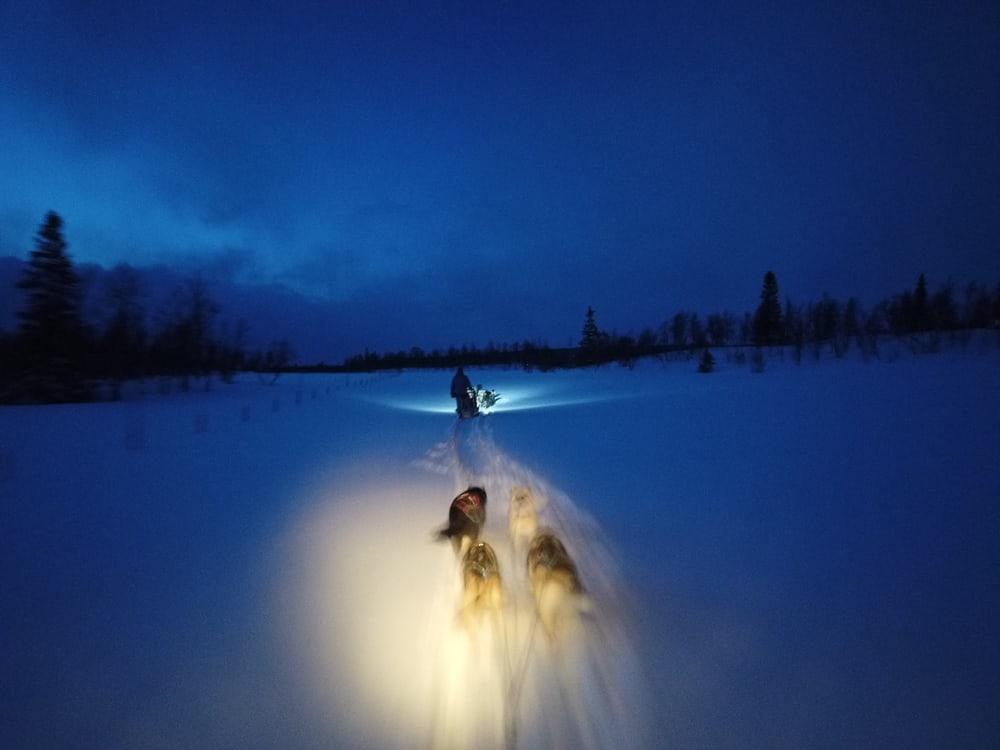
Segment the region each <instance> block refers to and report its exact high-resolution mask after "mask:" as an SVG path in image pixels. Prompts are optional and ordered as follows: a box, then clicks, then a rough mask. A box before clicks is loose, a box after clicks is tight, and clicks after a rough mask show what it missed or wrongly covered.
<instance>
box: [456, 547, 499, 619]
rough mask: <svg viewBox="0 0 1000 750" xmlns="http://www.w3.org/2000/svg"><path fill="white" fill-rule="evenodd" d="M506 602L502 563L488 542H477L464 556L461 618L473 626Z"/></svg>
mask: <svg viewBox="0 0 1000 750" xmlns="http://www.w3.org/2000/svg"><path fill="white" fill-rule="evenodd" d="M502 602H503V596H502V592H501V582H500V566H499V564H498V563H497V556H496V553H495V552H494V551H493V548H492V547H491V546H490V545H489V544H487V543H486V542H476V543H475V544H473V545H472V546H471V547H469V549H468V551H467V552H466V553H465V556H464V557H463V558H462V606H461V607H460V608H459V611H458V617H459V621H461V622H462V623H463V624H466V625H471V624H472V623H473V622H474V621H475V620H476V619H477V618H478V617H479V616H480V615H481V614H483V613H484V612H487V611H490V610H498V609H499V608H500V605H501V604H502Z"/></svg>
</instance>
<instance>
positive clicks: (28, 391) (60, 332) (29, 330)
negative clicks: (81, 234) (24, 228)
mask: <svg viewBox="0 0 1000 750" xmlns="http://www.w3.org/2000/svg"><path fill="white" fill-rule="evenodd" d="M62 227H63V222H62V219H61V218H60V217H59V214H57V213H55V212H53V211H50V212H49V213H48V214H46V216H45V220H44V221H43V222H42V225H41V227H40V228H39V230H38V234H37V235H36V236H35V249H34V250H33V251H32V253H31V258H30V259H29V260H28V265H27V266H26V267H25V269H24V275H23V276H22V277H21V279H20V281H19V282H18V287H19V288H20V289H23V290H24V291H25V292H26V297H27V300H26V302H25V306H24V308H23V309H22V310H21V311H20V312H19V313H18V317H19V319H20V328H19V331H18V345H19V346H18V348H19V350H20V353H21V368H20V378H19V382H18V383H17V384H16V387H15V390H16V394H15V398H17V400H24V401H32V402H41V403H54V402H67V401H85V400H88V399H89V398H90V397H91V393H90V388H89V386H88V384H87V382H86V379H85V378H84V374H83V367H82V359H83V354H84V351H85V344H84V338H85V334H84V327H83V322H82V319H81V315H80V282H79V279H78V278H77V275H76V272H75V271H74V269H73V264H72V262H71V261H70V259H69V255H68V254H67V252H66V248H67V244H66V240H65V239H63V235H62Z"/></svg>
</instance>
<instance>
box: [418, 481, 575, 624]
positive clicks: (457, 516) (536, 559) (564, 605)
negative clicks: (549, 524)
mask: <svg viewBox="0 0 1000 750" xmlns="http://www.w3.org/2000/svg"><path fill="white" fill-rule="evenodd" d="M485 523H486V491H485V490H483V489H482V488H481V487H469V488H468V489H467V490H465V491H464V492H461V493H459V494H458V496H457V497H455V499H454V500H452V502H451V506H450V507H449V509H448V524H447V525H446V526H445V527H444V528H443V529H441V530H440V531H439V532H438V533H437V537H438V539H441V540H445V539H449V540H451V544H452V548H453V549H454V550H455V555H456V557H457V558H458V559H459V560H460V561H461V574H462V602H461V606H460V607H459V620H460V621H461V622H463V623H464V624H466V625H472V624H474V622H475V621H476V620H477V619H478V618H479V616H480V615H482V614H483V613H485V612H489V611H493V612H497V611H499V609H500V607H501V606H502V604H503V591H502V581H501V577H500V567H499V564H498V563H497V556H496V553H495V552H494V551H493V548H492V547H491V546H490V545H489V543H488V542H485V541H480V540H479V535H480V531H481V530H482V528H483V525H484V524H485ZM508 531H509V533H510V539H511V543H512V546H513V549H514V551H515V552H516V553H522V554H523V552H524V549H525V548H526V547H527V555H526V566H527V574H528V584H529V587H530V589H531V593H532V595H533V597H534V601H535V608H536V611H537V614H538V621H539V623H540V624H541V625H542V628H543V630H544V631H545V633H546V635H547V636H548V638H549V640H550V641H553V640H555V639H557V638H558V636H559V634H560V632H561V631H562V630H563V628H564V625H565V623H566V622H567V620H568V619H569V618H571V617H574V616H575V615H576V614H577V613H579V612H580V611H583V610H585V609H587V608H588V603H587V601H586V599H585V596H584V590H583V586H582V585H581V584H580V578H579V575H578V573H577V568H576V565H575V563H574V562H573V559H572V558H571V557H570V555H569V553H568V552H567V551H566V547H565V546H564V545H563V543H562V542H561V541H560V540H559V538H558V537H557V536H556V535H555V533H554V532H553V531H552V530H551V529H545V528H542V529H539V528H538V506H537V503H536V502H535V497H534V495H533V493H532V492H531V490H530V489H528V488H527V487H521V486H517V487H514V488H513V490H512V491H511V495H510V507H509V511H508Z"/></svg>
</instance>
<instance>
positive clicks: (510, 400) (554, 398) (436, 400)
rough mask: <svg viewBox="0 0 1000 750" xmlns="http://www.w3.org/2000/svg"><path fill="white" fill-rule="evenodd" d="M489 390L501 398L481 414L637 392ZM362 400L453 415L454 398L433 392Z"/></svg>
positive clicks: (494, 386)
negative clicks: (574, 392) (495, 392)
mask: <svg viewBox="0 0 1000 750" xmlns="http://www.w3.org/2000/svg"><path fill="white" fill-rule="evenodd" d="M490 388H491V390H495V391H497V392H498V393H499V394H500V401H498V402H497V403H496V404H495V405H494V406H492V407H490V408H489V409H483V414H500V413H504V412H515V411H528V410H538V409H552V408H557V407H565V406H581V405H586V404H596V403H601V402H608V401H620V400H625V399H633V398H636V397H637V394H631V393H620V392H619V393H613V394H612V393H608V394H599V393H586V394H584V393H576V394H573V393H569V392H566V391H560V390H558V389H554V388H544V387H529V386H522V385H517V386H506V385H503V384H502V383H501V384H491V385H490ZM364 400H366V401H368V402H369V403H376V404H380V405H382V406H386V407H389V408H391V409H402V410H405V411H415V412H423V413H425V414H450V415H452V416H454V414H455V401H454V399H451V398H449V397H447V396H441V395H439V394H437V393H434V394H416V395H414V394H409V393H400V394H398V395H397V394H393V393H383V394H378V395H375V396H366V397H364Z"/></svg>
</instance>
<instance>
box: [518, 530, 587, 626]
mask: <svg viewBox="0 0 1000 750" xmlns="http://www.w3.org/2000/svg"><path fill="white" fill-rule="evenodd" d="M528 581H529V583H530V584H531V592H532V594H534V597H535V606H536V607H537V610H538V620H539V622H540V623H541V625H542V628H543V629H544V630H545V633H546V635H547V636H548V637H549V641H555V640H557V639H558V637H559V635H560V634H561V633H562V632H563V631H564V630H565V628H566V627H567V626H568V625H569V624H570V622H571V621H572V620H573V619H575V618H576V616H577V615H578V614H579V613H580V612H585V611H587V610H589V609H590V602H589V600H588V599H587V597H586V595H585V594H584V590H583V586H582V585H581V583H580V576H579V574H578V573H577V570H576V564H575V563H574V562H573V559H572V558H571V557H570V556H569V553H568V552H567V551H566V547H565V546H563V543H562V542H561V541H559V538H558V537H557V536H556V535H555V534H553V533H552V531H550V530H548V529H545V530H543V531H541V532H540V533H539V534H536V535H535V537H534V539H532V540H531V547H530V548H529V549H528Z"/></svg>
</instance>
